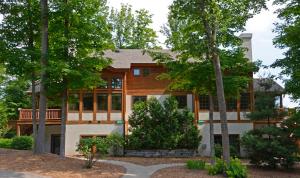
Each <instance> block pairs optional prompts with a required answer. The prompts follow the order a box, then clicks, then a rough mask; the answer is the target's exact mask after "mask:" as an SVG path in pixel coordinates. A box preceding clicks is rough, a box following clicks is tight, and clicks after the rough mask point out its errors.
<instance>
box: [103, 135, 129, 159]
mask: <svg viewBox="0 0 300 178" xmlns="http://www.w3.org/2000/svg"><path fill="white" fill-rule="evenodd" d="M107 139H108V141H109V144H110V146H111V150H112V154H113V155H114V156H120V155H122V150H123V147H124V144H125V140H124V137H123V136H121V135H120V134H119V133H113V134H110V135H109V136H108V137H107Z"/></svg>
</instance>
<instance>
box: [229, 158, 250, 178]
mask: <svg viewBox="0 0 300 178" xmlns="http://www.w3.org/2000/svg"><path fill="white" fill-rule="evenodd" d="M226 175H227V177H229V178H246V177H247V167H246V166H245V165H242V163H241V161H240V160H239V159H238V158H233V159H231V160H230V164H229V166H227V167H226Z"/></svg>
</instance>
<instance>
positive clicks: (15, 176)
mask: <svg viewBox="0 0 300 178" xmlns="http://www.w3.org/2000/svg"><path fill="white" fill-rule="evenodd" d="M0 177H1V178H2V177H3V178H4V177H5V178H49V177H45V176H39V175H35V174H31V173H25V172H13V171H5V170H0Z"/></svg>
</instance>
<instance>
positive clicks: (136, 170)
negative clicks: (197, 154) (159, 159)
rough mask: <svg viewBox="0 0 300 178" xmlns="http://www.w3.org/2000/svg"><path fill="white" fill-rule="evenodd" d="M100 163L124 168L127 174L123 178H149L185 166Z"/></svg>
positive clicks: (179, 164) (176, 164)
mask: <svg viewBox="0 0 300 178" xmlns="http://www.w3.org/2000/svg"><path fill="white" fill-rule="evenodd" d="M98 162H104V163H109V164H114V165H118V166H123V167H124V168H126V174H125V175H124V176H123V178H133V177H135V178H149V177H150V176H151V175H152V174H153V173H155V172H156V171H158V170H160V169H163V168H168V167H174V166H183V165H185V164H184V163H172V164H156V165H151V166H141V165H137V164H133V163H128V162H123V161H113V160H98Z"/></svg>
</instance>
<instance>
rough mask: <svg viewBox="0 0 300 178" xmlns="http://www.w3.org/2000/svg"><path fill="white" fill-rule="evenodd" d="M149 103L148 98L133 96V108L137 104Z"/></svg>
mask: <svg viewBox="0 0 300 178" xmlns="http://www.w3.org/2000/svg"><path fill="white" fill-rule="evenodd" d="M145 101H147V96H132V106H134V104H135V103H137V102H145Z"/></svg>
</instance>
